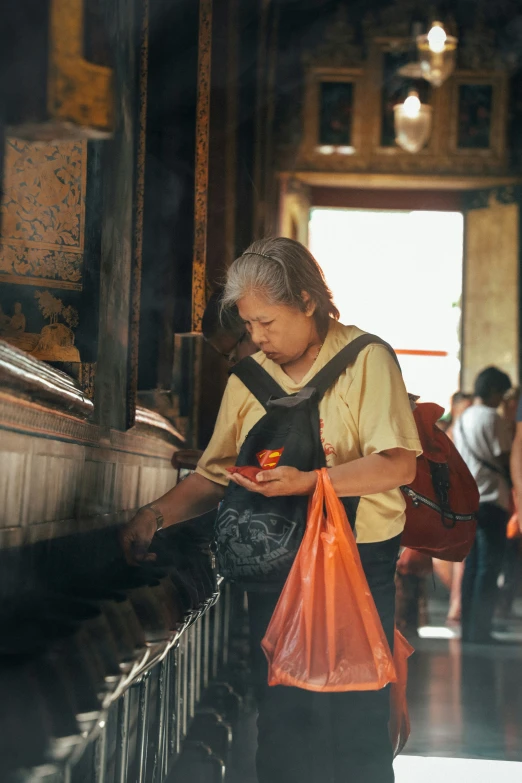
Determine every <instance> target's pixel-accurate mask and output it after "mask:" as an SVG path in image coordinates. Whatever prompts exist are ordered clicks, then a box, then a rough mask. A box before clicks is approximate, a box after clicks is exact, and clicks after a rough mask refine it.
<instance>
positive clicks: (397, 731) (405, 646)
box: [389, 629, 415, 756]
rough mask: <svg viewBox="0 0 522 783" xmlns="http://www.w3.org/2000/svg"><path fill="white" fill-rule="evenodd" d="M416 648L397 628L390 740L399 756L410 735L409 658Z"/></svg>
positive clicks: (394, 643) (394, 752)
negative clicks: (395, 674) (407, 687)
mask: <svg viewBox="0 0 522 783" xmlns="http://www.w3.org/2000/svg"><path fill="white" fill-rule="evenodd" d="M414 652H415V650H414V649H413V647H412V646H411V644H410V643H409V642H407V641H406V639H405V638H404V636H403V635H402V634H401V632H400V631H398V630H397V629H395V637H394V641H393V662H394V664H395V671H396V673H397V682H394V683H392V686H391V691H390V722H389V729H390V740H391V744H392V748H393V755H394V756H397V755H398V754H399V753H400V752H401V750H402V749H403V748H404V746H405V745H406V743H407V741H408V737H409V736H410V715H409V712H408V701H407V698H406V686H407V684H408V658H409V657H410V655H411V654H412V653H414Z"/></svg>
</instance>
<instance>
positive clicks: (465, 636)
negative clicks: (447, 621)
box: [462, 503, 509, 642]
mask: <svg viewBox="0 0 522 783" xmlns="http://www.w3.org/2000/svg"><path fill="white" fill-rule="evenodd" d="M508 517H509V514H508V512H507V511H504V509H503V508H500V506H497V505H495V504H494V503H481V504H480V507H479V511H478V516H477V535H476V538H475V542H474V544H473V546H472V548H471V552H470V553H469V555H468V556H467V558H466V564H465V567H464V578H463V580H462V640H463V641H464V642H483V641H487V640H488V638H489V637H490V635H491V624H492V621H493V613H494V611H495V605H496V602H497V596H498V588H497V580H498V576H499V574H500V569H501V568H502V558H503V556H504V550H505V547H506V526H507V523H508Z"/></svg>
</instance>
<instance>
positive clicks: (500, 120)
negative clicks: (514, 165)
mask: <svg viewBox="0 0 522 783" xmlns="http://www.w3.org/2000/svg"><path fill="white" fill-rule="evenodd" d="M463 85H485V86H488V87H489V86H491V87H492V106H491V128H490V140H491V141H490V146H489V147H488V148H476V147H473V148H463V147H459V146H458V121H459V110H460V105H459V89H460V87H461V86H463ZM449 87H450V90H451V92H450V95H449V102H450V123H449V136H448V148H449V149H448V152H449V154H450V155H452V156H453V155H455V156H456V157H458V158H461V159H465V158H474V159H475V160H476V159H477V157H478V158H480V159H482V160H485V159H489V160H490V161H491V162H492V163H494V164H496V165H503V164H505V163H506V155H507V148H506V134H505V129H506V120H507V102H508V74H507V73H506V72H502V71H457V72H456V73H455V75H454V76H453V78H452V79H451V82H450V85H449Z"/></svg>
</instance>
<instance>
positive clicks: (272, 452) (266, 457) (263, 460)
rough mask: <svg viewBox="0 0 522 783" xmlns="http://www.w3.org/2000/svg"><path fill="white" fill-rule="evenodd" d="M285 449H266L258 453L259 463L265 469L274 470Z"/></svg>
mask: <svg viewBox="0 0 522 783" xmlns="http://www.w3.org/2000/svg"><path fill="white" fill-rule="evenodd" d="M283 451H284V448H283V449H265V451H259V452H258V453H257V454H256V457H257V459H258V460H259V464H260V465H261V467H262V468H263V470H273V469H274V468H277V466H278V465H279V460H280V459H281V457H282V456H283Z"/></svg>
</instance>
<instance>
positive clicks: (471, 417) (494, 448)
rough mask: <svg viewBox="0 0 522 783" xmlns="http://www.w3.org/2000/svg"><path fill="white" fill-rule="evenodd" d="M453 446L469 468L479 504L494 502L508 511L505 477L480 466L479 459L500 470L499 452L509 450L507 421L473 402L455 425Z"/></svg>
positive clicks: (508, 494)
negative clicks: (476, 488) (478, 494)
mask: <svg viewBox="0 0 522 783" xmlns="http://www.w3.org/2000/svg"><path fill="white" fill-rule="evenodd" d="M453 436H454V439H455V446H456V447H457V449H458V450H459V451H460V453H461V455H462V457H463V459H464V462H465V463H466V465H467V466H468V468H469V469H470V471H471V473H472V475H473V477H474V479H475V481H476V482H477V486H478V489H479V493H480V502H481V503H495V504H496V505H497V506H500V507H501V508H503V509H505V510H506V511H509V508H510V501H511V490H510V488H509V484H508V482H507V481H506V479H505V478H504V477H503V476H502V475H501V474H500V473H496V472H495V471H493V470H491V469H490V468H488V467H486V466H485V465H483V464H482V463H481V462H480V460H479V459H477V458H480V459H483V460H485V461H486V462H489V463H490V464H491V465H495V466H496V467H498V469H499V470H503V469H502V464H501V462H500V460H499V459H498V458H499V457H500V455H501V454H506V453H508V452H509V451H510V450H511V444H512V438H511V434H510V432H509V429H508V427H507V425H506V422H505V421H504V420H503V419H502V418H501V417H500V416H499V415H498V413H497V412H496V410H495V409H494V408H488V406H487V405H482V404H481V405H472V406H471V407H470V408H468V409H467V410H466V411H464V413H463V414H462V416H461V417H460V419H459V420H458V421H457V423H456V424H455V427H454V429H453Z"/></svg>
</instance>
